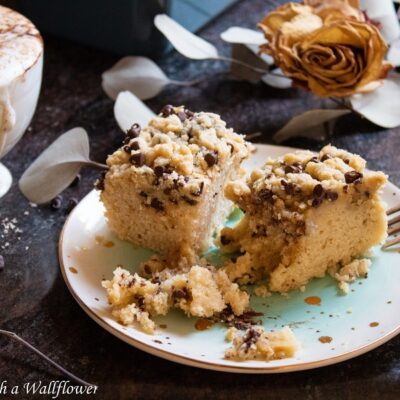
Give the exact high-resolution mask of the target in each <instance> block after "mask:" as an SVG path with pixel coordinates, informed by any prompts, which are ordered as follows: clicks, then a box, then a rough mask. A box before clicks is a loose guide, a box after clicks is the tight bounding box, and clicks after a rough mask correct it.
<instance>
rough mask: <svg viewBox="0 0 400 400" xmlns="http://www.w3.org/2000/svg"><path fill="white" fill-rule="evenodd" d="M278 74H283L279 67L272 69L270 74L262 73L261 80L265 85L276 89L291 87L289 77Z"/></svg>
mask: <svg viewBox="0 0 400 400" xmlns="http://www.w3.org/2000/svg"><path fill="white" fill-rule="evenodd" d="M274 74H276V75H274ZM278 75H283V72H282V70H281V69H280V68H276V69H273V70H272V71H271V74H265V75H263V76H262V77H261V80H262V81H263V82H264V83H266V84H267V85H269V86H272V87H274V88H278V89H288V88H291V87H292V80H291V79H290V78H286V77H285V76H278Z"/></svg>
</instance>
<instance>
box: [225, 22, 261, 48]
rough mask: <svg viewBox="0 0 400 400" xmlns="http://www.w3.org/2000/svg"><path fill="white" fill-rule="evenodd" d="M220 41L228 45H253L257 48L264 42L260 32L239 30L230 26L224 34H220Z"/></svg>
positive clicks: (245, 29) (237, 27) (239, 28)
mask: <svg viewBox="0 0 400 400" xmlns="http://www.w3.org/2000/svg"><path fill="white" fill-rule="evenodd" d="M220 36H221V39H222V40H224V41H225V42H228V43H239V44H253V45H256V46H259V45H260V44H263V43H265V42H266V39H265V37H264V35H263V34H262V33H261V32H258V31H255V30H253V29H247V28H241V27H239V26H232V27H230V28H229V29H227V30H226V31H225V32H222V33H221V35H220Z"/></svg>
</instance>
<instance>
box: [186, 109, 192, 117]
mask: <svg viewBox="0 0 400 400" xmlns="http://www.w3.org/2000/svg"><path fill="white" fill-rule="evenodd" d="M185 114H186V116H187V117H188V118H192V117H193V116H194V112H193V111H190V110H188V109H187V108H185Z"/></svg>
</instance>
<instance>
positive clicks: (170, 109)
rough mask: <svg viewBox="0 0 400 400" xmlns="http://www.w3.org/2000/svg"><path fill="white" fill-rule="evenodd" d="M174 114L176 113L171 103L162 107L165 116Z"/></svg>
mask: <svg viewBox="0 0 400 400" xmlns="http://www.w3.org/2000/svg"><path fill="white" fill-rule="evenodd" d="M172 114H175V110H174V106H172V105H171V104H167V105H165V106H164V107H163V108H162V109H161V116H163V117H164V118H166V117H169V116H170V115H172Z"/></svg>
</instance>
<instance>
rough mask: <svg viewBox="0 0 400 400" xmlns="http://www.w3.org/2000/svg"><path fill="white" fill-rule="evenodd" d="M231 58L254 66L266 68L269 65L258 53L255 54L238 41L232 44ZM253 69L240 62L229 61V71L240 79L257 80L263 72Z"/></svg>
mask: <svg viewBox="0 0 400 400" xmlns="http://www.w3.org/2000/svg"><path fill="white" fill-rule="evenodd" d="M232 58H233V59H235V60H236V61H239V62H244V63H245V64H246V65H251V66H253V67H255V68H260V69H262V70H264V71H265V70H268V68H269V66H268V64H266V63H265V62H264V61H263V60H262V59H261V58H260V57H259V56H258V55H255V54H254V53H253V52H252V51H251V50H250V49H249V48H248V47H247V46H245V45H243V44H239V43H233V44H232ZM264 71H263V72H259V71H255V70H254V69H252V68H249V67H247V66H243V65H241V64H240V63H237V62H233V63H231V73H232V74H233V75H234V76H235V77H237V78H240V79H244V80H246V81H250V82H259V80H260V79H261V77H262V76H263V75H264V74H265V72H264Z"/></svg>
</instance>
